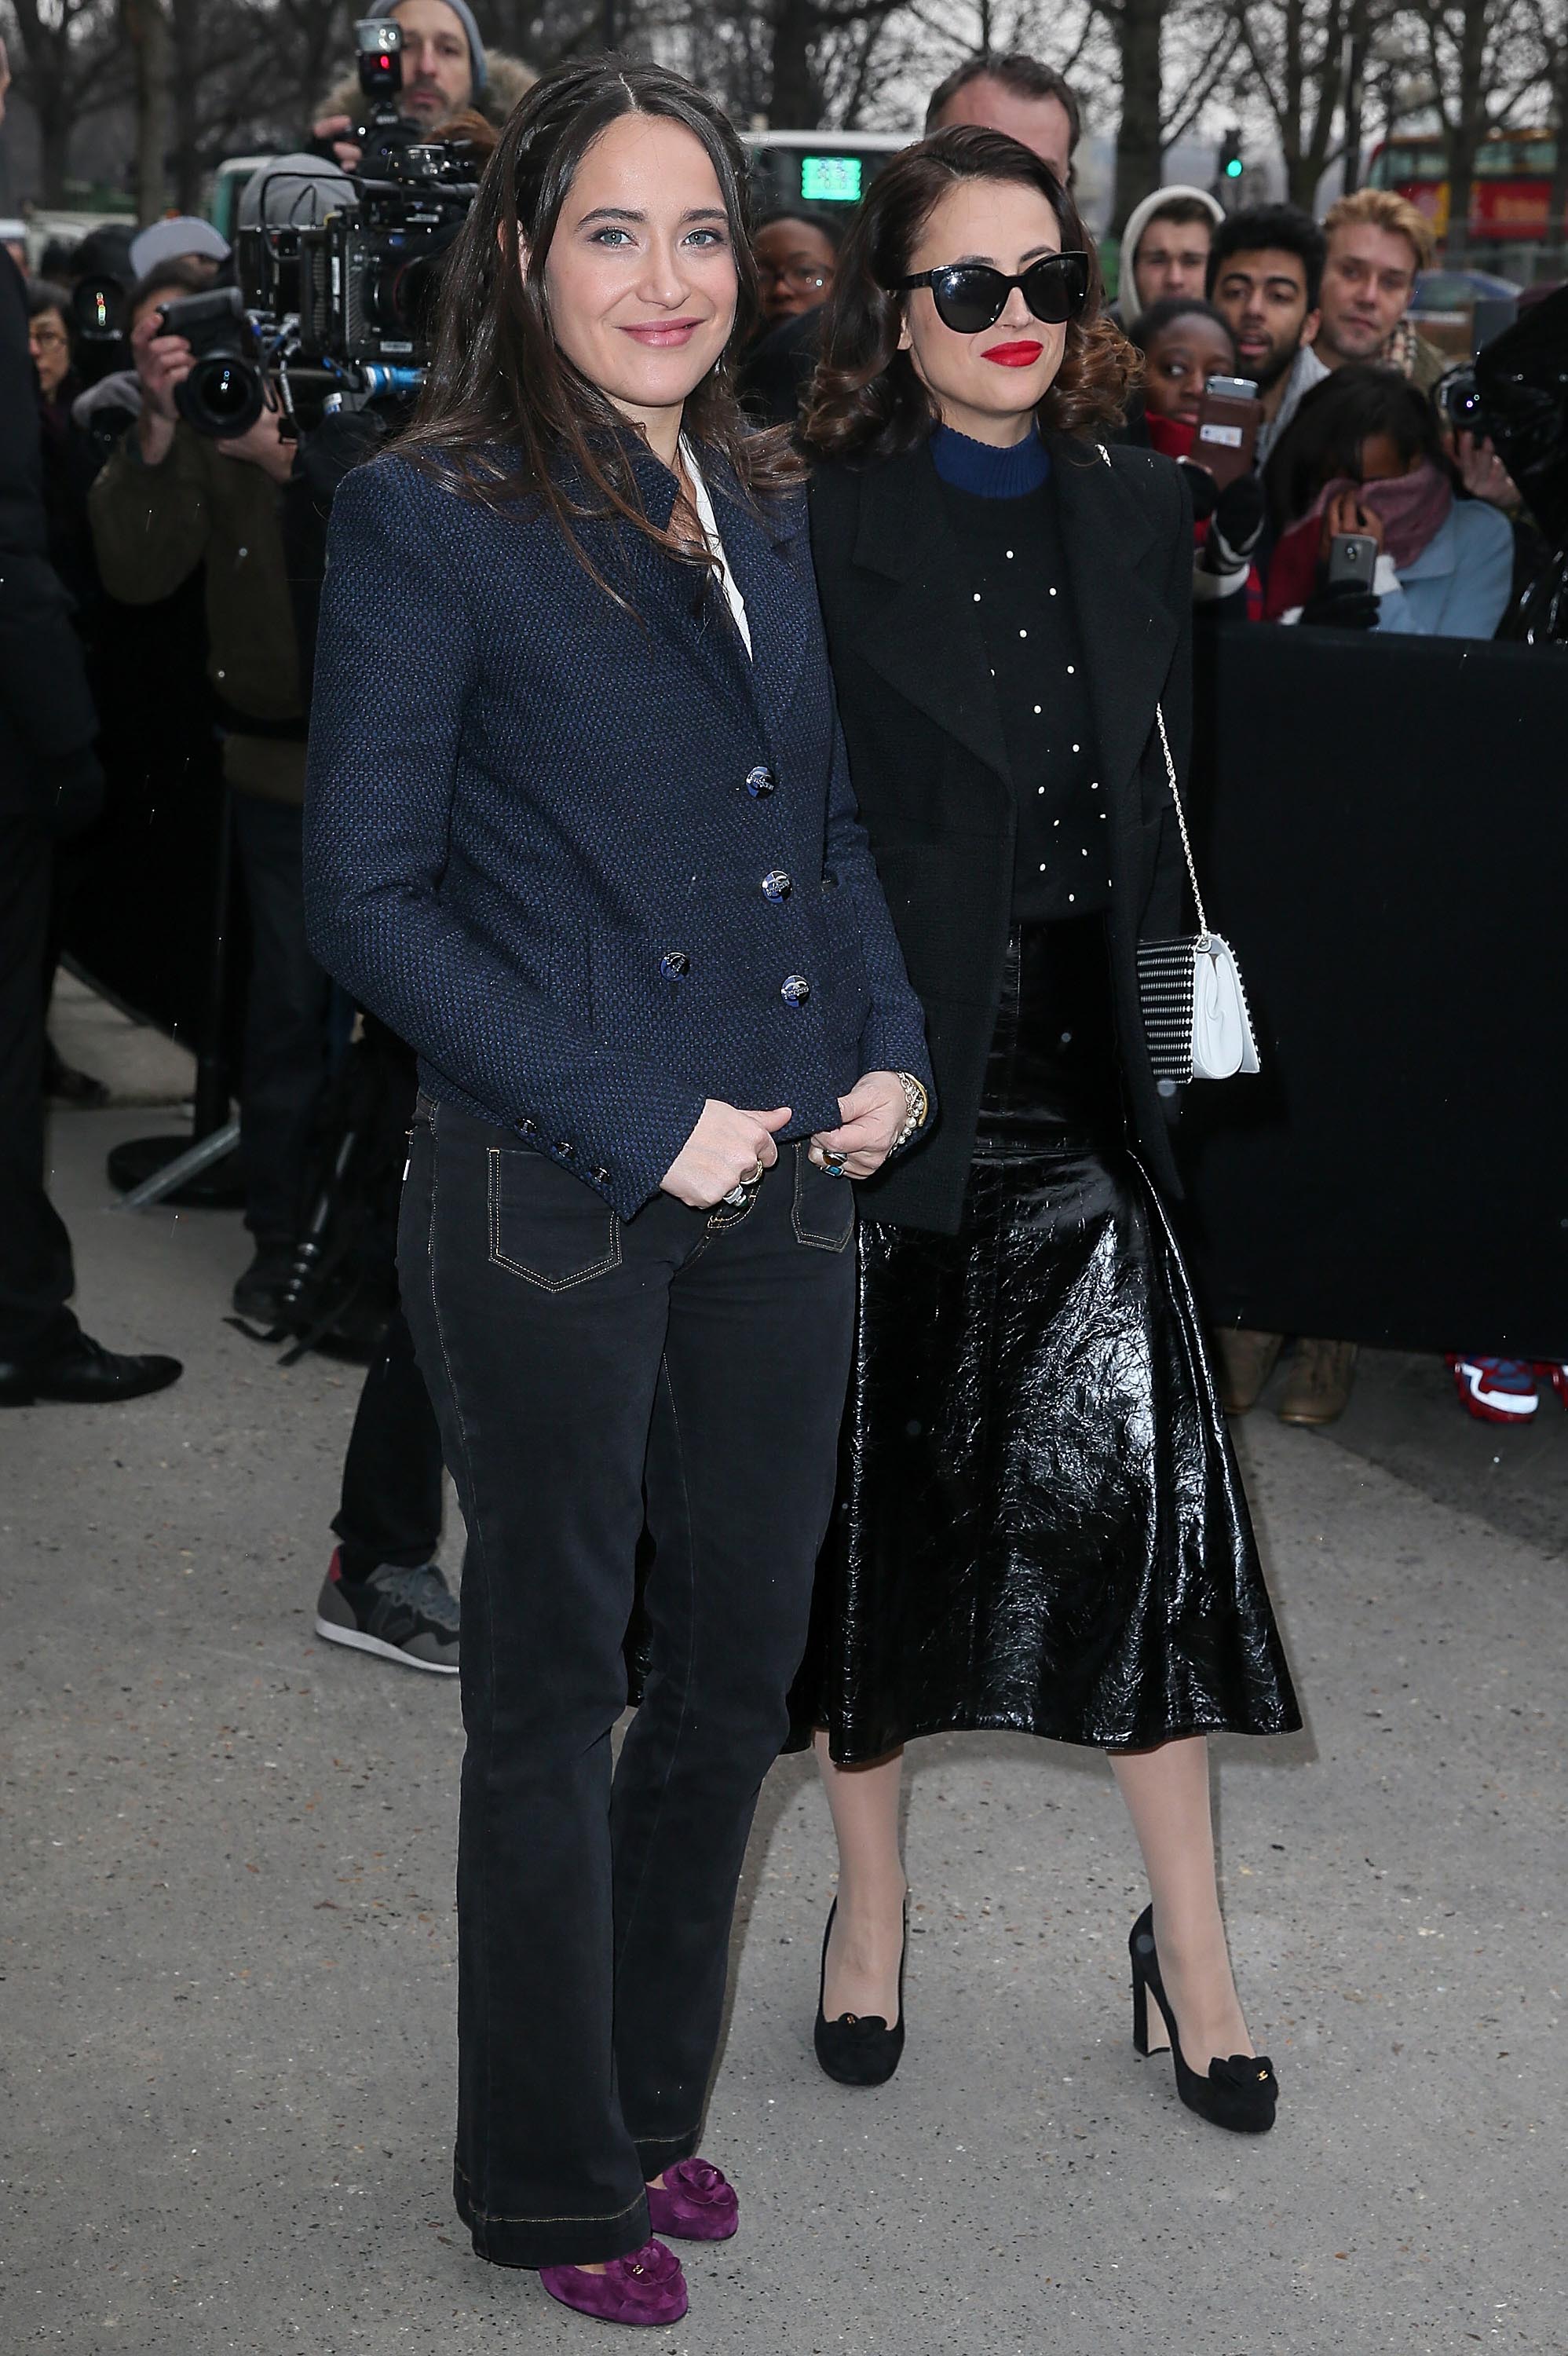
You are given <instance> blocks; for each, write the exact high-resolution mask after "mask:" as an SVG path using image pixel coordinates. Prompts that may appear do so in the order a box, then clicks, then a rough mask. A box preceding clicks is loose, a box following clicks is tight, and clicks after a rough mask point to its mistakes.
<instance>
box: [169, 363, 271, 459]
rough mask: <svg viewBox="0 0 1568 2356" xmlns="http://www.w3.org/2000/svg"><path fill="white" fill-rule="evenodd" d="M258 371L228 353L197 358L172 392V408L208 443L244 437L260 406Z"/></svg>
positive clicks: (261, 392)
mask: <svg viewBox="0 0 1568 2356" xmlns="http://www.w3.org/2000/svg"><path fill="white" fill-rule="evenodd" d="M264 400H265V396H264V391H263V387H262V381H261V369H259V368H257V366H256V364H255V362H254V361H253V360H248V359H241V358H240V357H239V356H238V355H237V354H235V353H231V352H212V353H209V354H208V357H207V358H206V359H198V360H197V363H196V366H195V367H194V368H193V369H191V372H190V374H189V375H188V376H187V378H186V380H185V381H184V382H183V383H182V384H181V385H179V386H178V387H177V389H176V393H175V405H176V408H177V409H178V410H179V412H180V414H181V416H182V417H184V419H185V420H186V423H187V424H189V425H194V426H195V428H196V430H197V433H198V434H208V435H209V436H210V437H211V439H212V440H214V441H218V442H223V441H227V440H228V439H229V437H230V435H232V434H247V433H249V432H250V430H251V426H252V425H254V423H256V420H257V419H258V417H260V415H261V411H262V408H263V406H264Z"/></svg>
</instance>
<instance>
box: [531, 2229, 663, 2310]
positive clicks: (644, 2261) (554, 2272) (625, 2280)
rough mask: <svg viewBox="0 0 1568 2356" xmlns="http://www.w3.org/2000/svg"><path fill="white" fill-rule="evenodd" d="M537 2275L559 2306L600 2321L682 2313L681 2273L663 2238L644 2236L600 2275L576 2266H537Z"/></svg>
mask: <svg viewBox="0 0 1568 2356" xmlns="http://www.w3.org/2000/svg"><path fill="white" fill-rule="evenodd" d="M539 2280H540V2282H541V2283H543V2285H544V2286H545V2288H546V2290H548V2291H549V2295H550V2297H551V2298H559V2299H560V2303H561V2305H562V2307H574V2308H576V2309H577V2312H578V2313H579V2315H592V2316H595V2317H597V2319H598V2320H599V2321H600V2322H601V2323H651V2324H655V2325H658V2324H663V2323H678V2322H679V2321H680V2319H681V2317H682V2316H683V2315H684V2314H685V2313H686V2308H687V2297H686V2276H684V2275H683V2274H682V2273H681V2270H680V2260H679V2259H678V2258H677V2256H676V2254H675V2252H674V2251H673V2250H667V2249H666V2248H665V2245H664V2244H663V2243H662V2242H645V2243H644V2244H643V2246H642V2248H641V2249H640V2250H634V2251H633V2252H632V2253H631V2254H630V2256H628V2257H624V2258H612V2259H611V2261H610V2263H609V2265H607V2266H606V2267H605V2269H604V2271H603V2274H602V2275H586V2274H584V2273H583V2271H582V2268H581V2266H541V2267H540V2268H539Z"/></svg>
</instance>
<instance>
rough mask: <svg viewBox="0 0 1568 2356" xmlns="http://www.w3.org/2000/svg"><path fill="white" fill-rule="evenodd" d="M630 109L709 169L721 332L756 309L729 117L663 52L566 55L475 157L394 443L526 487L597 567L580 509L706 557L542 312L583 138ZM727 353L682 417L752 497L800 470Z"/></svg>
mask: <svg viewBox="0 0 1568 2356" xmlns="http://www.w3.org/2000/svg"><path fill="white" fill-rule="evenodd" d="M628 114H646V115H658V116H662V117H663V118H664V119H665V120H666V121H667V122H671V123H680V124H681V125H682V126H683V127H684V128H685V129H686V130H688V131H689V132H690V133H691V134H692V135H693V137H694V138H696V139H698V140H699V141H700V142H701V145H702V146H703V148H704V150H705V151H706V153H707V155H708V157H709V162H710V163H711V164H712V166H713V169H714V172H715V175H716V176H717V177H718V181H719V188H720V196H721V198H722V200H723V205H724V212H725V217H726V220H727V221H728V224H729V230H730V237H731V244H732V246H733V250H734V255H735V269H736V275H737V278H738V280H739V285H740V302H739V305H738V308H737V312H736V321H735V332H734V335H733V336H732V337H731V348H735V347H737V346H738V345H739V344H740V343H741V342H742V341H743V340H744V337H745V335H746V332H747V330H748V329H749V327H750V326H751V324H752V320H753V319H754V317H755V316H756V307H757V284H756V270H755V266H754V264H753V262H752V248H751V240H750V238H749V236H748V234H747V230H748V223H747V218H746V206H745V194H744V187H745V177H744V160H743V157H742V155H741V145H740V142H739V141H738V140H737V138H736V136H735V134H734V132H733V131H732V130H731V126H730V124H729V123H728V122H727V121H726V120H725V118H724V116H723V115H722V114H721V113H720V111H719V109H718V107H716V106H715V105H714V104H713V102H712V101H711V100H710V99H708V98H706V97H704V95H703V93H702V92H701V91H699V90H696V89H694V88H693V87H692V85H691V83H690V82H688V81H685V80H682V78H681V77H680V75H679V74H675V73H670V72H668V71H667V70H666V69H665V68H664V67H662V66H653V65H640V64H634V63H632V62H631V61H630V60H629V59H624V58H618V57H610V56H604V57H593V58H586V59H573V60H571V61H569V62H567V63H565V64H563V65H560V66H558V67H556V68H555V70H553V71H552V72H550V73H548V74H545V75H544V76H543V77H542V78H541V79H540V80H539V81H537V82H535V84H534V86H533V88H532V89H531V90H530V91H528V94H527V96H526V97H525V98H524V99H523V100H522V102H520V104H519V105H517V107H516V108H514V110H513V112H512V113H511V115H510V117H509V119H508V120H507V124H506V127H505V129H504V130H503V132H502V134H501V136H500V140H499V142H498V144H497V145H496V151H495V153H494V155H492V156H491V157H490V160H489V162H488V163H487V164H486V166H485V172H484V175H483V177H482V178H481V180H480V183H479V190H478V194H477V196H476V197H475V200H474V203H473V206H472V207H471V209H470V210H469V214H468V219H467V220H466V221H465V222H464V227H463V230H462V233H461V235H460V236H459V237H458V239H457V241H456V243H455V244H454V245H453V250H452V257H451V260H450V262H448V264H447V268H446V272H445V275H444V277H443V284H442V294H441V314H440V326H439V331H438V336H437V341H436V348H435V354H434V358H433V359H432V362H431V365H430V368H429V369H428V371H427V373H426V376H425V381H424V385H423V389H422V391H421V395H420V401H419V405H418V408H417V409H416V411H415V412H414V418H413V423H411V426H410V427H409V428H408V430H407V432H406V433H404V434H402V435H401V436H400V439H399V441H398V444H397V447H398V448H399V450H400V451H401V452H402V453H404V454H405V455H408V456H409V457H411V458H412V459H413V460H414V461H415V463H416V464H418V465H420V466H423V467H425V468H426V469H427V471H430V472H432V473H434V474H437V475H439V477H440V478H441V480H442V481H443V483H445V484H446V485H447V486H448V487H449V488H451V489H452V490H453V491H456V492H458V493H459V494H461V495H462V496H464V497H466V498H473V499H476V500H479V501H481V502H482V503H483V504H485V506H488V507H501V506H507V505H510V504H512V503H515V502H516V501H517V499H518V498H519V497H522V498H538V499H539V500H540V501H541V502H542V503H543V505H544V507H545V509H547V511H548V512H549V514H550V515H551V516H552V517H553V518H554V519H555V521H556V522H557V524H559V526H560V530H561V531H562V532H563V533H564V534H565V536H566V538H567V540H568V541H569V542H570V544H571V547H572V549H573V550H574V552H576V554H577V555H578V557H579V559H580V561H581V562H582V563H583V565H584V567H585V569H586V570H587V571H588V572H589V573H592V574H593V576H594V578H595V579H600V578H601V576H600V575H599V574H598V573H597V572H596V569H595V568H594V566H593V565H592V563H590V562H589V561H588V559H587V557H586V555H585V554H584V553H583V551H582V549H581V545H580V543H579V541H578V537H577V534H576V532H575V530H574V529H573V526H574V524H575V523H577V522H581V521H584V520H586V519H589V518H590V517H596V518H604V517H618V518H620V519H623V520H624V522H626V523H628V524H630V525H632V526H633V527H634V528H635V530H638V531H640V532H642V533H644V534H645V535H646V537H647V538H649V539H650V540H654V541H657V542H658V543H659V545H660V546H661V547H664V548H667V549H668V550H669V551H670V552H671V553H672V554H674V555H677V556H689V561H691V562H695V563H699V564H702V563H706V562H707V561H708V560H707V558H706V556H705V554H704V553H703V552H701V551H700V550H699V551H695V552H688V551H687V550H686V549H685V548H684V546H683V544H682V543H681V542H680V541H679V540H678V539H677V538H673V537H672V536H671V535H670V534H668V533H667V532H666V531H663V530H660V528H659V527H658V526H657V525H656V524H655V523H654V522H653V521H651V519H649V517H648V515H647V513H646V510H645V507H644V504H643V498H642V494H641V492H640V490H639V488H638V486H637V480H636V477H635V472H634V470H633V467H632V465H631V463H630V456H629V450H628V444H629V440H630V438H631V429H630V428H629V427H628V425H627V422H626V420H625V418H624V416H623V415H622V414H621V412H619V411H618V410H617V409H616V408H615V407H614V405H613V402H611V401H610V400H609V399H608V398H607V397H606V396H605V394H604V393H603V392H602V391H600V390H599V388H598V386H597V385H594V384H591V383H590V382H589V380H588V379H587V378H586V377H585V376H583V375H582V373H581V370H580V369H576V368H574V367H573V366H572V365H571V361H570V360H569V359H567V358H566V356H565V354H564V353H563V352H562V351H561V349H560V346H559V345H558V344H557V342H556V340H555V337H554V334H553V332H552V330H551V327H550V323H549V301H548V298H547V295H546V290H545V265H546V263H547V262H548V261H549V249H550V241H551V239H552V238H553V237H554V235H555V232H556V227H557V224H558V222H559V221H560V210H561V207H562V205H563V204H564V203H565V201H566V198H567V194H568V191H569V190H570V188H571V183H572V181H573V179H574V178H575V177H576V174H577V170H578V167H579V166H580V165H581V161H582V159H583V157H584V155H586V154H587V152H588V150H589V148H590V147H591V146H592V145H593V142H594V141H595V140H596V139H597V138H598V137H599V136H600V134H601V133H602V132H603V131H605V130H607V129H608V127H609V125H610V124H611V123H615V122H618V121H619V120H620V119H621V117H622V116H624V115H628ZM525 245H526V246H527V250H528V266H527V268H526V270H525V268H524V266H523V262H522V251H523V247H524V246H525ZM728 359H729V355H728V352H726V354H725V355H724V357H723V358H722V359H720V363H719V365H718V366H717V367H715V368H714V369H711V370H710V371H709V374H708V375H707V376H706V377H704V378H703V380H702V381H701V383H700V384H699V385H698V386H697V387H696V389H695V390H694V391H692V392H691V393H690V394H689V395H688V399H687V402H686V411H685V421H684V422H685V428H686V430H687V431H688V433H689V434H691V435H692V436H693V438H694V439H695V440H697V441H699V442H700V443H702V444H704V445H705V446H706V447H707V448H709V450H715V451H717V452H718V453H719V454H720V456H721V457H723V458H724V459H726V460H727V461H728V463H729V465H730V466H731V468H732V469H733V471H734V474H735V476H736V477H737V478H738V480H739V482H740V484H741V488H742V489H743V490H744V491H745V492H746V493H748V494H749V495H750V496H751V497H752V498H753V499H761V498H766V497H769V496H771V495H773V494H774V493H776V492H778V491H780V490H783V489H784V488H785V487H789V486H791V485H793V484H795V482H798V481H799V479H800V477H801V471H802V470H801V466H800V463H799V461H798V459H797V458H796V457H795V455H794V454H793V452H792V451H791V449H790V447H789V441H788V436H787V434H783V433H773V434H757V433H754V432H752V431H751V430H750V429H749V428H748V426H747V424H746V423H745V421H744V419H743V418H742V416H741V411H740V408H739V406H738V404H737V402H736V399H735V395H734V392H733V390H732V389H731V380H730V374H729V366H728ZM563 478H564V479H563ZM601 585H602V586H605V587H608V585H609V584H605V583H603V581H601ZM611 594H616V593H615V592H613V591H612V592H611Z"/></svg>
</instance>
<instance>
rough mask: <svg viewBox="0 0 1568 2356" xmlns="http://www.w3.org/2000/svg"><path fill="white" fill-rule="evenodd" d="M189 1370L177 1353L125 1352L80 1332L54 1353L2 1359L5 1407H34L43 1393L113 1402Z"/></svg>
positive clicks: (0, 1393)
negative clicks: (129, 1354)
mask: <svg viewBox="0 0 1568 2356" xmlns="http://www.w3.org/2000/svg"><path fill="white" fill-rule="evenodd" d="M184 1371H185V1369H184V1367H183V1366H182V1365H180V1362H179V1360H178V1359H177V1358H159V1357H145V1358H132V1357H121V1356H117V1355H115V1353H114V1352H113V1351H112V1350H106V1349H105V1348H104V1347H103V1344H101V1342H95V1341H93V1340H92V1338H91V1335H90V1334H87V1333H78V1334H76V1335H75V1336H74V1337H73V1339H72V1340H70V1341H69V1342H68V1343H67V1344H66V1345H65V1347H64V1348H63V1349H62V1350H57V1351H56V1352H55V1353H54V1355H52V1356H51V1357H48V1358H39V1359H33V1360H28V1361H24V1362H23V1363H22V1364H20V1365H16V1364H11V1365H0V1407H32V1406H34V1405H35V1404H36V1403H37V1401H38V1400H40V1399H57V1400H59V1401H61V1402H63V1403H64V1404H65V1405H67V1406H69V1407H112V1406H113V1405H114V1404H115V1403H116V1402H117V1401H118V1400H120V1399H133V1398H145V1397H146V1395H147V1393H148V1392H149V1391H161V1390H164V1389H165V1388H166V1387H167V1386H168V1385H169V1384H170V1383H174V1382H177V1381H178V1380H179V1378H180V1376H181V1375H182V1374H183V1373H184Z"/></svg>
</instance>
